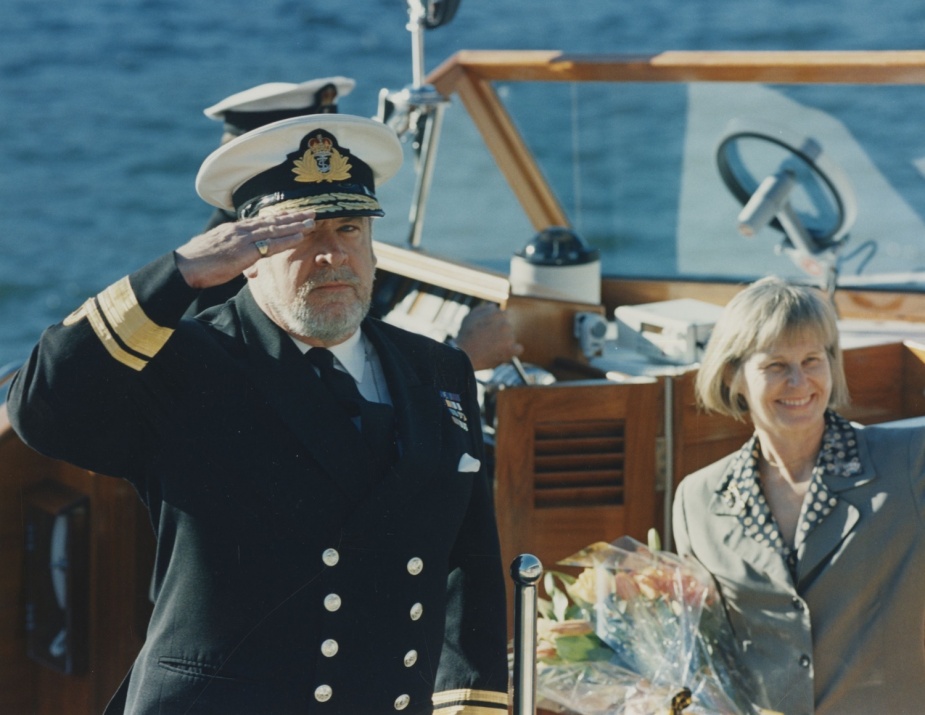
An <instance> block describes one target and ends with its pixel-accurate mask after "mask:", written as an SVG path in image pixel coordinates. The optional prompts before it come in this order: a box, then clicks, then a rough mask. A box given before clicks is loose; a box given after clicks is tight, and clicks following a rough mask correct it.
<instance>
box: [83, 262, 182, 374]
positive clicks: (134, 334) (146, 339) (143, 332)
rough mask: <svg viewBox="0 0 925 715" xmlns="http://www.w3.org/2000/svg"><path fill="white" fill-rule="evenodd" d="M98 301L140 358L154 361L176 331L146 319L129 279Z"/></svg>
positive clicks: (111, 323)
mask: <svg viewBox="0 0 925 715" xmlns="http://www.w3.org/2000/svg"><path fill="white" fill-rule="evenodd" d="M97 299H98V300H99V302H100V307H101V308H102V309H103V315H105V316H106V320H107V321H108V322H109V324H110V325H111V326H112V329H113V331H115V333H116V335H117V336H118V337H119V339H120V340H121V341H122V342H123V343H124V344H125V346H126V347H127V348H128V349H129V350H132V351H133V352H136V353H138V354H139V355H144V356H146V357H149V358H151V357H154V356H155V355H156V354H157V353H158V351H159V350H160V349H161V348H162V347H164V343H166V342H167V340H168V339H169V338H170V336H171V335H173V330H171V329H170V328H163V327H161V326H160V325H158V324H157V323H155V322H154V321H152V320H151V319H150V318H148V316H147V315H145V312H144V311H143V310H142V309H141V306H140V305H138V299H137V298H136V297H135V291H133V290H132V285H131V283H129V279H128V276H126V277H125V278H122V279H121V280H119V281H117V282H116V283H113V284H112V285H111V286H109V288H107V289H106V290H104V291H103V292H102V293H100V294H99V296H97Z"/></svg>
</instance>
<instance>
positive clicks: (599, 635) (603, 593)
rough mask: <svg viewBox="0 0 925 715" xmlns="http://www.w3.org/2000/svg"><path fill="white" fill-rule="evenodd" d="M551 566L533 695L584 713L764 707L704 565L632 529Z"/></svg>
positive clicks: (751, 714)
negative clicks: (572, 571)
mask: <svg viewBox="0 0 925 715" xmlns="http://www.w3.org/2000/svg"><path fill="white" fill-rule="evenodd" d="M560 563H561V565H563V566H577V567H581V568H582V569H583V570H582V571H581V572H580V574H579V575H578V577H577V578H576V577H574V576H571V575H568V574H565V573H559V572H555V571H549V572H547V573H546V574H545V577H544V579H545V580H544V586H545V590H546V593H547V595H548V596H549V600H545V599H540V603H539V612H540V617H539V618H538V620H537V695H538V697H539V698H540V702H541V704H543V706H544V707H549V708H554V709H558V710H560V711H561V710H562V709H565V710H567V711H571V712H574V713H580V715H653V714H655V713H672V714H673V713H681V712H683V713H704V714H706V713H709V714H710V715H755V714H757V713H767V712H768V711H766V710H762V709H761V708H759V707H758V706H757V705H755V704H754V703H755V702H757V701H758V700H759V698H758V697H757V688H756V683H754V682H752V681H751V679H750V678H749V677H748V676H746V675H745V674H744V673H743V672H742V671H741V669H740V668H737V666H736V663H737V657H736V656H737V650H736V644H735V640H734V638H733V636H732V633H731V631H730V630H729V626H728V622H727V621H726V617H725V613H724V612H723V607H722V603H721V602H720V599H719V596H718V593H717V591H716V588H715V586H714V584H713V580H712V578H711V577H710V575H709V573H707V572H706V570H705V569H703V567H702V566H700V565H699V564H698V563H697V562H696V561H694V560H690V559H682V558H680V557H678V556H677V555H675V554H672V553H669V552H666V551H662V550H660V549H659V548H658V547H657V541H656V545H655V546H654V548H649V547H647V546H646V545H645V544H642V543H640V542H638V541H636V540H634V539H631V538H629V537H623V538H621V539H618V540H617V541H615V542H613V543H611V544H605V543H598V544H594V545H592V546H589V547H588V548H586V549H583V550H582V551H580V552H579V553H577V554H575V555H574V556H572V557H570V558H568V559H566V560H564V561H562V562H560Z"/></svg>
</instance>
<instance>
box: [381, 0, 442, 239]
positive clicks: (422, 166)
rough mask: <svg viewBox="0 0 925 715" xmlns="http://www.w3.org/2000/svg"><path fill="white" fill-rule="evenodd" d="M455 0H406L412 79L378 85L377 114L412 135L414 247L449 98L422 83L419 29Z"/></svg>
mask: <svg viewBox="0 0 925 715" xmlns="http://www.w3.org/2000/svg"><path fill="white" fill-rule="evenodd" d="M459 2H460V0H407V4H408V24H407V25H406V26H405V27H406V28H407V29H408V31H409V32H410V33H411V65H412V67H411V70H412V83H411V84H410V85H407V86H405V87H404V88H403V89H401V90H398V91H391V90H389V89H381V90H380V91H379V108H378V112H377V117H376V118H377V119H378V120H379V121H380V122H383V123H384V124H388V125H389V126H390V127H392V129H394V130H395V132H396V133H397V134H398V136H399V138H400V139H401V140H402V141H408V140H409V139H410V140H411V141H412V147H413V148H414V153H415V162H414V172H415V184H414V192H413V194H412V200H411V208H410V210H409V213H408V223H409V225H410V229H409V234H408V245H409V246H411V247H412V248H418V247H419V246H420V245H421V234H422V231H423V228H424V211H425V208H426V205H427V198H428V195H429V193H430V184H431V179H432V177H433V169H434V162H435V160H436V156H437V144H438V142H439V139H440V130H441V127H442V125H443V111H444V109H445V108H446V105H447V104H449V100H448V99H447V98H446V97H444V96H442V95H441V94H440V93H439V92H437V90H436V89H435V88H434V87H433V86H432V85H429V84H425V82H424V80H425V71H424V31H425V30H432V29H434V28H437V27H441V26H443V25H445V24H447V23H448V22H449V21H450V20H452V19H453V17H454V15H455V14H456V10H457V8H458V7H459Z"/></svg>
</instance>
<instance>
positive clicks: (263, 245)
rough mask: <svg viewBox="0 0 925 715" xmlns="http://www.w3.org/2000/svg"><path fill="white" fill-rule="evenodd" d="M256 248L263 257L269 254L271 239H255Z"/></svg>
mask: <svg viewBox="0 0 925 715" xmlns="http://www.w3.org/2000/svg"><path fill="white" fill-rule="evenodd" d="M254 248H256V249H257V253H259V254H260V257H261V258H263V257H264V256H266V255H267V252H268V251H269V250H270V242H269V241H263V240H261V241H254Z"/></svg>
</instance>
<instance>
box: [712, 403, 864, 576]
mask: <svg viewBox="0 0 925 715" xmlns="http://www.w3.org/2000/svg"><path fill="white" fill-rule="evenodd" d="M760 456H761V445H760V444H759V442H758V435H754V436H753V437H752V438H751V439H750V440H749V441H748V442H746V443H745V444H744V445H743V447H742V449H740V450H739V452H738V453H737V454H736V456H735V458H734V459H733V461H732V464H731V465H730V470H729V476H728V478H727V480H726V483H725V486H724V487H723V489H722V490H721V492H722V494H721V496H722V499H723V501H724V502H725V503H726V505H727V506H729V507H735V506H736V505H738V508H739V513H738V518H739V521H740V522H741V524H742V528H743V529H744V530H745V534H746V535H747V536H749V537H751V538H752V539H754V540H755V541H757V542H758V543H759V544H767V545H768V546H770V547H771V548H772V549H774V550H775V551H777V552H778V553H779V554H780V555H781V556H782V557H783V558H784V559H785V560H786V562H787V565H788V567H789V568H790V572H791V574H794V573H795V571H796V562H797V551H798V549H799V547H800V545H801V544H802V543H803V542H804V541H806V537H807V536H808V535H809V534H810V533H811V532H812V530H813V529H814V528H815V527H816V526H818V525H819V524H821V523H822V521H823V519H825V517H826V516H828V515H829V514H830V513H831V512H832V509H833V508H834V507H835V505H836V504H837V503H838V497H836V496H835V495H834V494H832V493H831V492H829V490H828V489H827V488H826V486H825V482H824V481H823V479H822V477H823V475H829V476H838V475H841V476H846V477H847V476H851V475H854V474H856V473H857V472H858V471H860V469H861V462H860V459H859V457H858V445H857V437H856V435H855V433H854V428H853V427H852V426H851V423H850V422H848V420H846V419H844V418H843V417H840V416H839V415H837V414H835V413H834V412H832V411H831V410H828V411H826V413H825V433H824V434H823V437H822V449H821V450H820V451H819V456H818V458H817V459H816V465H815V466H814V467H813V475H812V481H811V482H810V484H809V490H808V493H807V495H806V498H805V499H804V500H803V508H802V510H801V512H800V520H799V522H798V524H797V532H796V538H795V540H794V541H795V543H794V545H793V548H791V547H790V546H789V545H787V543H786V542H785V541H784V539H783V537H782V536H781V533H780V529H779V528H778V526H777V522H776V521H774V517H773V516H772V515H771V509H770V507H769V506H768V502H767V500H766V499H765V498H764V493H763V492H762V491H761V483H760V481H759V479H758V464H759V459H760Z"/></svg>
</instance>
